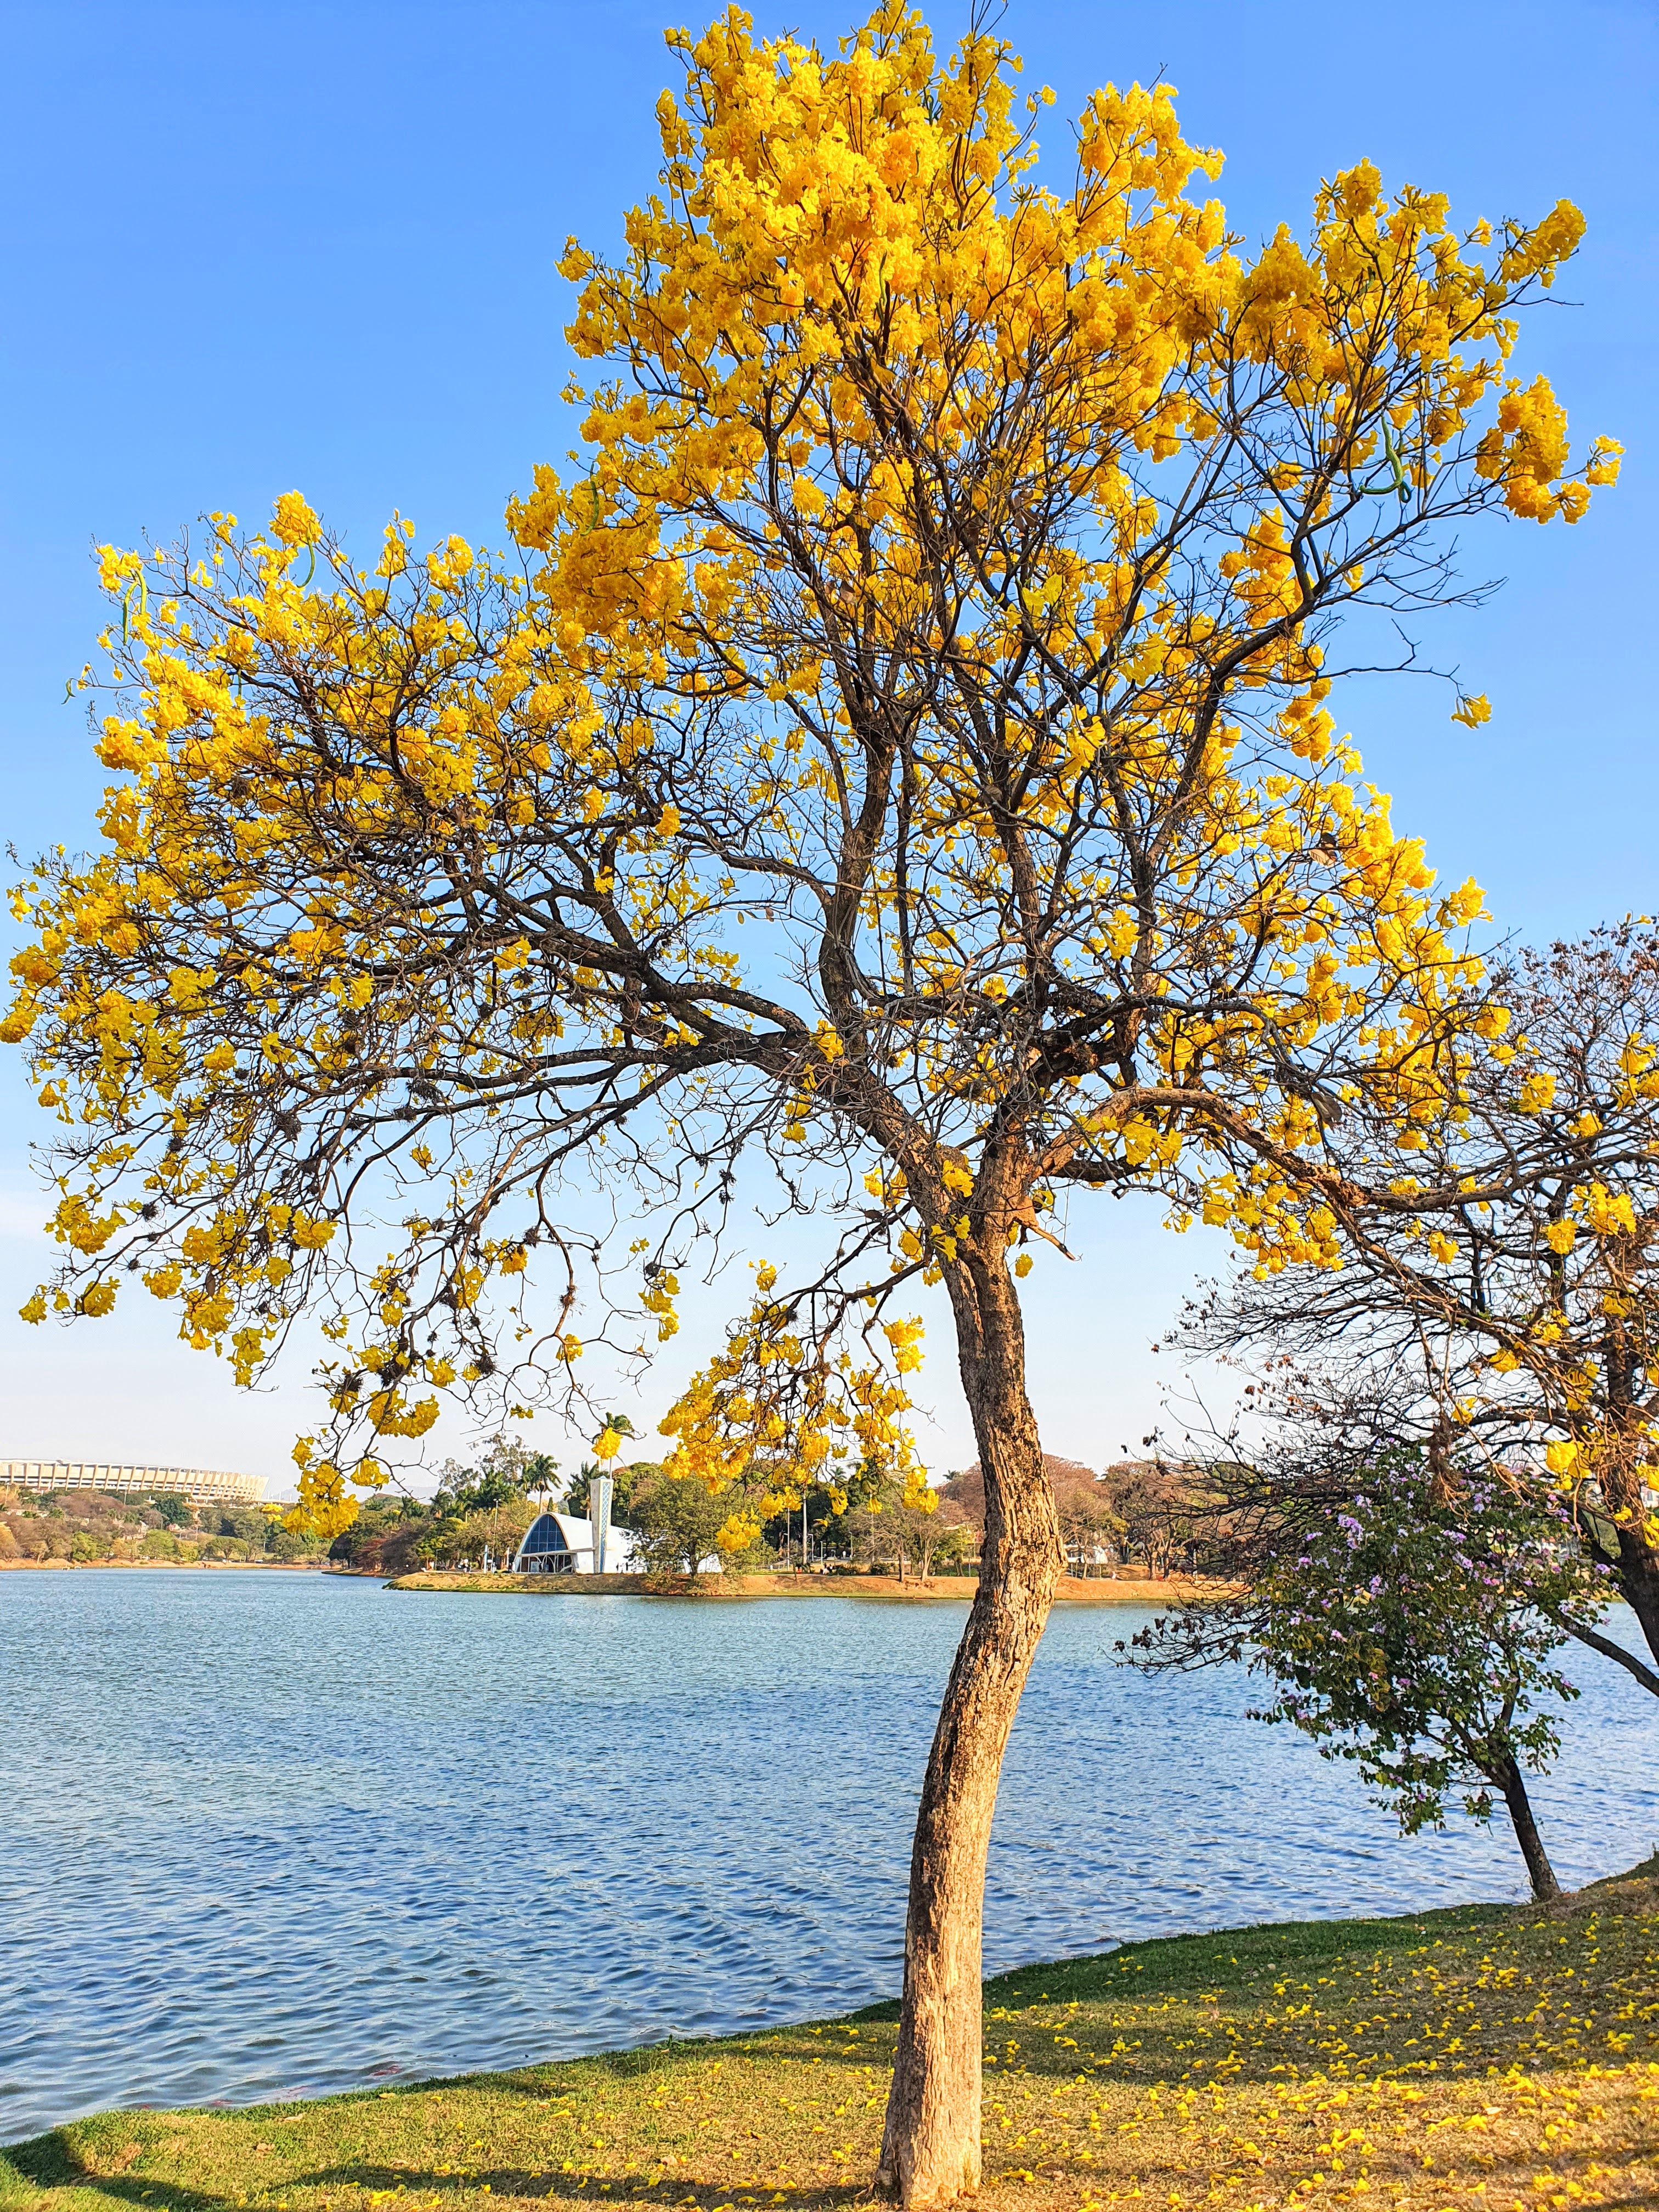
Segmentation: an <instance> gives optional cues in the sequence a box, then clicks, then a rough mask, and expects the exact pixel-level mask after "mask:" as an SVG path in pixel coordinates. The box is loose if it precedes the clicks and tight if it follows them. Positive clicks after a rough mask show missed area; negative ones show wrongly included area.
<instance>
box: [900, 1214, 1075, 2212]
mask: <svg viewBox="0 0 1659 2212" xmlns="http://www.w3.org/2000/svg"><path fill="white" fill-rule="evenodd" d="M951 1298H952V1303H953V1304H954V1306H955V1308H956V1319H957V1348H958V1355H959V1358H960V1361H961V1366H962V1379H963V1389H964V1390H965V1391H966V1393H967V1397H968V1404H969V1411H970V1412H971V1413H972V1415H973V1421H974V1435H975V1441H976V1442H977V1443H978V1445H979V1462H980V1466H981V1468H982V1469H983V1470H984V1474H985V1542H984V1545H983V1547H982V1559H981V1569H980V1580H979V1589H978V1592H977V1595H975V1599H974V1601H973V1604H972V1606H971V1607H970V1608H969V1614H968V1625H967V1627H966V1628H965V1629H964V1630H963V1638H962V1642H961V1644H959V1645H958V1647H957V1656H956V1661H955V1663H954V1665H953V1666H952V1667H951V1680H950V1685H949V1687H948V1688H947V1689H946V1691H945V1702H944V1705H943V1706H942V1707H941V1709H940V1711H939V1726H938V1728H937V1729H935V1731H934V1735H933V1751H932V1753H931V1754H930V1756H929V1758H928V1761H927V1776H926V1778H925V1780H924V1781H923V1784H922V1790H921V1809H920V1811H919V1812H918V1814H917V1817H916V1832H915V1846H914V1848H913V1850H912V1852H911V1857H910V1901H909V1911H908V1917H907V1920H906V1923H905V1930H904V2000H903V2005H902V2009H901V2012H900V2015H899V2032H898V2050H897V2053H896V2063H895V2066H894V2072H893V2085H892V2088H891V2091H890V2094H889V2097H888V2100H887V2121H886V2126H885V2130H884V2134H883V2138H882V2148H881V2166H880V2168H879V2171H878V2174H877V2185H878V2187H879V2188H883V2189H886V2190H888V2191H894V2192H896V2194H897V2195H898V2197H899V2198H900V2200H901V2202H902V2203H903V2204H904V2205H905V2206H906V2207H909V2206H913V2205H915V2206H920V2205H935V2204H948V2203H951V2201H952V2200H953V2199H954V2198H955V2197H957V2195H959V2194H960V2193H961V2192H962V2191H964V2190H972V2189H974V2188H975V2187H977V2185H978V2183H979V2178H980V2092H981V2068H980V2056H981V1994H980V1992H981V1956H980V1938H981V1922H982V1918H983V1912H984V1904H985V1858H986V1852H987V1848H988V1846H989V1844H990V1839H991V1816H992V1814H993V1813H994V1810H995V1807H996V1795H997V1781H998V1778H999V1776H1000V1773H1001V1771H1002V1755H1003V1752H1004V1750H1005V1749H1006V1746H1007V1742H1008V1735H1009V1731H1010V1729H1012V1726H1013V1722H1014V1715H1015V1713H1016V1711H1018V1706H1019V1699H1020V1692H1021V1691H1022V1690H1023V1689H1024V1686H1025V1677H1026V1674H1027V1673H1028V1672H1029V1671H1030V1664H1031V1660H1032V1657H1033V1656H1034V1655H1035V1653H1036V1647H1037V1643H1038V1639H1039V1638H1041V1636H1042V1629H1043V1624H1044V1623H1045V1621H1046V1620H1048V1608H1049V1606H1050V1605H1051V1603H1052V1602H1053V1600H1054V1584H1055V1583H1056V1581H1057V1580H1058V1579H1059V1576H1060V1536H1059V1528H1058V1522H1057V1518H1056V1516H1055V1511H1054V1498H1053V1495H1052V1493H1051V1492H1050V1491H1049V1488H1048V1480H1047V1479H1046V1477H1045V1476H1044V1474H1043V1472H1042V1445H1041V1443H1040V1442H1039V1440H1038V1437H1037V1428H1036V1420H1035V1419H1034V1418H1033V1415H1032V1413H1031V1408H1030V1403H1029V1401H1027V1398H1026V1395H1025V1339H1024V1329H1023V1328H1022V1326H1021V1322H1020V1315H1019V1306H1018V1301H1017V1299H1016V1298H1015V1296H1014V1290H1013V1285H1012V1283H1011V1282H1010V1281H1009V1279H1008V1277H1007V1273H1006V1267H1005V1265H1004V1262H1003V1261H1002V1260H1001V1258H1000V1256H999V1257H997V1258H995V1259H994V1260H992V1261H990V1262H989V1263H988V1264H987V1265H984V1266H982V1267H975V1269H974V1271H973V1273H972V1276H971V1278H969V1277H968V1276H967V1275H966V1273H965V1271H964V1274H963V1277H961V1278H957V1277H955V1276H953V1278H952V1280H951Z"/></svg>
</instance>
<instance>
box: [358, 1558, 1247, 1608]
mask: <svg viewBox="0 0 1659 2212" xmlns="http://www.w3.org/2000/svg"><path fill="white" fill-rule="evenodd" d="M365 1579H368V1580H374V1579H377V1577H372V1576H371V1577H365ZM383 1587H384V1588H385V1589H391V1590H413V1591H422V1590H447V1591H452V1592H453V1593H455V1594H457V1595H464V1596H477V1597H513V1596H523V1597H641V1598H690V1599H696V1600H697V1601H700V1602H703V1603H708V1604H711V1605H729V1604H733V1603H737V1602H739V1601H743V1600H745V1599H750V1600H752V1599H757V1598H827V1597H854V1598H863V1599H865V1600H866V1601H871V1600H878V1601H881V1602H882V1603H884V1604H901V1605H951V1604H956V1605H967V1604H969V1603H971V1602H972V1600H973V1597H974V1595H975V1591H976V1590H977V1589H978V1588H979V1581H978V1577H976V1576H970V1575H935V1576H933V1577H930V1578H928V1579H927V1580H923V1579H921V1577H912V1576H907V1577H905V1579H904V1580H903V1581H902V1582H900V1581H899V1580H898V1579H897V1577H896V1576H892V1575H865V1574H858V1575H799V1574H765V1575H723V1574H709V1575H696V1576H693V1575H513V1574H493V1575H485V1574H459V1573H450V1572H447V1571H440V1570H437V1569H435V1568H430V1567H428V1568H422V1570H420V1571H419V1572H417V1573H416V1574H412V1575H398V1576H396V1577H393V1578H392V1580H391V1581H389V1582H386V1583H384V1584H383ZM1226 1587H1227V1586H1226V1585H1225V1583H1208V1582H1203V1581H1186V1580H1182V1581H1176V1580H1174V1579H1173V1578H1172V1579H1171V1580H1170V1581H1168V1582H1162V1583H1159V1582H1152V1581H1149V1580H1143V1579H1139V1578H1136V1579H1131V1578H1130V1577H1127V1576H1125V1577H1122V1578H1121V1580H1116V1581H1114V1580H1111V1579H1109V1578H1106V1577H1103V1578H1102V1579H1100V1580H1099V1581H1095V1580H1093V1579H1091V1578H1088V1577H1079V1576H1075V1575H1066V1576H1063V1577H1061V1579H1060V1583H1059V1584H1058V1585H1057V1587H1056V1589H1055V1591H1054V1603H1055V1604H1056V1605H1082V1606H1137V1607H1146V1606H1150V1605H1160V1604H1161V1605H1164V1606H1168V1607H1172V1608H1173V1607H1180V1606H1183V1605H1188V1604H1191V1603H1192V1602H1194V1601H1195V1600H1198V1599H1200V1598H1204V1597H1214V1596H1218V1595H1222V1593H1223V1592H1224V1591H1225V1589H1226Z"/></svg>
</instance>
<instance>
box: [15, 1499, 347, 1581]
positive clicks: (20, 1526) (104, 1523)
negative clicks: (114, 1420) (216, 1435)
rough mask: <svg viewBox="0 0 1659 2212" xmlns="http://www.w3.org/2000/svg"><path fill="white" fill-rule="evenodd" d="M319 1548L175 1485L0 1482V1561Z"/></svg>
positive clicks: (219, 1555)
mask: <svg viewBox="0 0 1659 2212" xmlns="http://www.w3.org/2000/svg"><path fill="white" fill-rule="evenodd" d="M324 1550H325V1547H324V1546H323V1544H322V1543H321V1541H319V1539H317V1538H315V1537H312V1536H306V1535H302V1534H297V1533H296V1532H295V1530H293V1529H291V1528H284V1526H283V1522H282V1519H281V1516H280V1515H279V1514H277V1513H276V1512H275V1511H267V1510H264V1509H262V1508H261V1507H259V1506H257V1505H219V1504H211V1503H210V1504H202V1505H197V1506H192V1505H191V1503H190V1501H189V1500H188V1499H187V1498H184V1497H181V1496H180V1495H179V1492H176V1491H165V1490H164V1491H156V1492H151V1493H149V1495H148V1496H146V1495H143V1494H141V1493H138V1494H122V1493H119V1492H114V1491H106V1490H53V1491H46V1492H38V1493H37V1492H21V1491H19V1490H17V1489H16V1488H15V1487H14V1486H3V1487H0V1560H6V1559H16V1560H24V1559H33V1560H37V1561H45V1560H48V1559H65V1560H68V1561H69V1562H70V1565H75V1566H95V1565H99V1564H100V1562H104V1563H118V1562H124V1561H139V1560H145V1559H150V1560H163V1561H171V1562H173V1564H174V1565H191V1564H192V1563H194V1562H196V1561H197V1560H203V1559H205V1560H221V1561H228V1560H242V1561H265V1562H279V1563H282V1564H284V1565H287V1564H290V1563H292V1562H293V1561H295V1560H298V1559H320V1558H321V1557H322V1555H323V1553H324Z"/></svg>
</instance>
